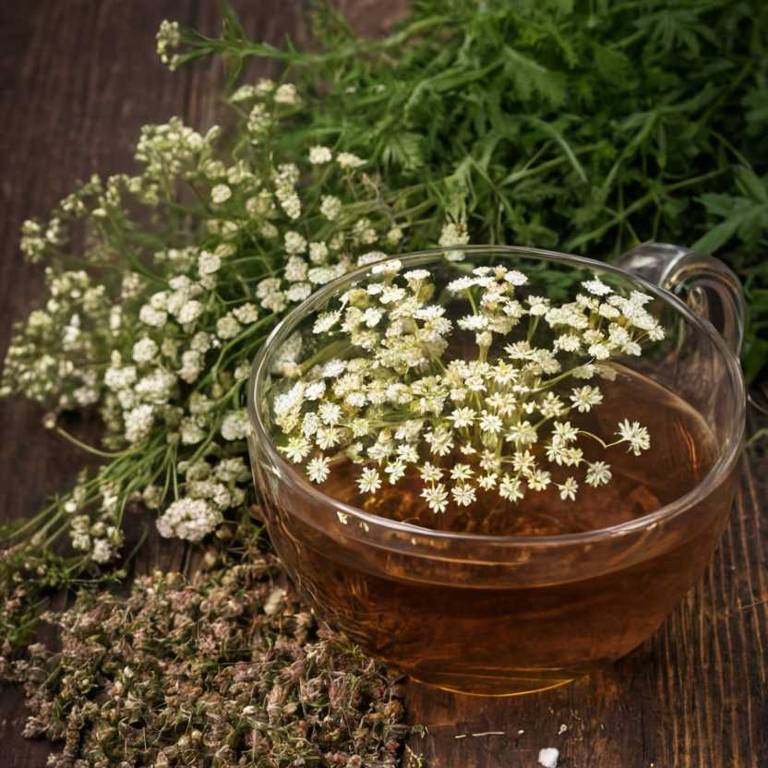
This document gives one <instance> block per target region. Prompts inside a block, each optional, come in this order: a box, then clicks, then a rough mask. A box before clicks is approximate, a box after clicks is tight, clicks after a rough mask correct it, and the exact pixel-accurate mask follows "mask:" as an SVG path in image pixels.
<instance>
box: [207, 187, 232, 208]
mask: <svg viewBox="0 0 768 768" xmlns="http://www.w3.org/2000/svg"><path fill="white" fill-rule="evenodd" d="M230 197H232V190H231V189H230V188H229V187H228V186H227V185H226V184H217V185H216V186H215V187H214V188H213V189H212V190H211V202H213V203H214V204H215V205H221V204H222V203H226V202H227V200H229V198H230Z"/></svg>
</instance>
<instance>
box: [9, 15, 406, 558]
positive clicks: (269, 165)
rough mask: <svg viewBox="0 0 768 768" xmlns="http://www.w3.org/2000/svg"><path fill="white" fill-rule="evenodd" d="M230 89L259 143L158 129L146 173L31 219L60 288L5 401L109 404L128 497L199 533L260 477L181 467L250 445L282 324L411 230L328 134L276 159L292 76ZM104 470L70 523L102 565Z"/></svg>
mask: <svg viewBox="0 0 768 768" xmlns="http://www.w3.org/2000/svg"><path fill="white" fill-rule="evenodd" d="M161 32H162V34H163V35H164V38H163V41H164V42H163V45H165V46H167V48H170V47H174V40H175V39H176V35H177V34H178V28H177V27H175V26H173V25H170V26H168V25H166V27H164V31H163V30H161ZM167 48H166V49H165V50H166V51H167ZM231 99H232V101H234V102H236V103H237V104H238V107H243V108H244V109H242V111H241V114H242V115H243V116H242V118H241V119H242V126H241V131H240V135H241V136H243V135H245V136H247V137H248V141H247V142H246V148H247V150H248V151H247V152H242V151H240V149H237V150H236V151H233V152H230V153H227V152H225V151H223V148H222V147H221V146H220V143H219V138H220V133H219V131H218V129H216V128H212V129H211V130H209V131H208V132H207V133H200V132H198V131H195V130H194V129H192V128H189V127H188V126H186V125H184V123H183V122H182V121H181V120H180V119H178V118H174V119H172V120H170V121H169V122H168V123H167V124H165V125H149V126H145V127H144V128H143V129H142V132H141V136H140V138H139V141H138V146H137V148H136V159H137V161H138V162H139V163H140V164H141V165H142V170H141V173H140V174H139V175H137V176H132V177H129V176H125V175H118V176H113V177H110V178H109V179H107V180H106V181H104V182H102V181H101V180H100V179H98V178H97V177H94V178H92V179H90V180H89V181H88V182H87V183H86V184H85V185H83V186H82V187H81V188H80V190H78V191H77V192H75V193H73V194H71V195H69V196H67V197H66V198H65V199H64V200H63V201H62V202H61V204H60V205H59V206H58V208H57V209H55V210H54V213H53V215H52V217H51V218H50V220H49V221H48V222H47V223H41V222H35V221H29V222H26V223H25V224H24V226H23V232H22V249H23V250H24V252H25V254H26V255H27V256H28V257H29V258H31V259H33V260H43V259H46V260H49V261H50V262H51V263H52V264H53V266H51V267H49V268H48V270H47V272H46V280H47V286H48V291H49V298H48V301H47V303H46V305H45V306H44V307H43V308H41V309H39V310H36V311H35V312H33V313H31V315H30V316H29V318H28V320H27V321H26V323H24V324H20V325H19V326H18V328H17V330H16V334H15V335H14V338H13V340H12V343H11V345H10V348H9V350H8V354H7V359H6V364H5V368H4V370H3V375H2V383H0V395H2V394H6V395H7V394H10V393H20V394H23V395H26V396H28V397H31V398H33V399H36V400H39V401H43V402H45V403H46V405H47V406H48V407H49V408H50V409H51V411H52V412H53V414H52V416H51V419H50V421H51V424H50V426H51V427H52V428H56V419H55V413H57V412H60V411H64V410H68V409H72V408H77V407H85V406H96V407H97V408H98V409H99V412H100V413H101V416H102V418H103V421H104V425H105V435H104V438H103V447H105V448H107V449H109V450H113V451H116V454H115V455H116V460H115V462H114V463H113V464H111V465H109V466H110V467H112V468H113V470H114V473H115V477H116V478H117V479H116V480H115V483H116V485H115V489H114V495H116V497H117V498H118V499H119V504H118V506H119V507H120V509H122V508H123V507H124V506H125V503H124V502H125V501H126V500H127V499H128V498H129V497H130V498H133V497H135V495H136V492H137V489H138V491H139V492H141V491H142V485H141V484H140V483H144V484H145V485H146V487H145V488H144V489H143V490H144V491H145V492H144V493H141V496H142V499H143V500H144V502H145V503H150V502H151V503H152V504H153V506H155V507H156V508H158V509H160V510H162V508H163V507H164V505H166V504H168V503H169V501H170V500H171V499H173V500H174V501H173V505H172V507H169V510H168V516H167V517H166V516H165V515H163V517H161V520H162V521H163V522H161V523H159V525H160V526H161V528H162V530H163V531H164V534H165V535H172V534H173V535H179V536H182V537H184V538H195V536H196V535H197V533H199V532H201V531H208V530H210V529H211V528H212V527H214V526H215V525H217V524H218V521H220V520H221V519H222V513H223V512H225V511H226V510H227V509H229V508H232V507H236V506H238V505H239V504H241V503H243V502H242V499H243V497H244V492H245V488H247V487H248V486H249V484H250V482H249V477H248V475H247V473H245V474H244V475H243V476H242V477H241V479H239V480H238V481H237V485H236V488H235V487H234V486H233V487H232V488H229V489H228V494H229V496H228V497H227V496H225V494H223V493H222V492H220V489H219V490H217V492H216V493H213V491H212V492H211V494H208V495H206V494H205V493H204V492H203V490H204V489H203V487H202V486H200V485H199V478H196V479H190V477H189V475H188V474H186V473H185V470H184V469H183V467H184V465H185V462H186V461H188V460H190V458H191V457H194V464H195V466H197V465H198V464H199V461H200V460H204V459H205V460H208V461H210V462H211V464H212V469H211V471H212V472H213V473H215V471H216V467H217V466H219V465H222V464H224V463H225V462H227V461H229V460H231V459H233V458H235V457H236V458H242V456H244V454H245V451H246V448H245V438H246V437H247V435H248V432H249V422H248V418H247V415H246V413H245V409H244V407H243V406H244V403H245V391H244V383H245V381H246V380H247V378H248V373H249V368H250V363H251V360H252V358H253V355H254V354H255V352H256V350H257V349H258V346H259V344H260V343H261V341H262V340H263V339H264V337H265V336H266V334H267V333H268V332H269V330H270V328H271V326H272V325H274V323H275V322H276V321H277V320H278V319H279V317H280V315H281V314H282V313H283V312H285V311H287V310H288V309H290V308H291V307H292V306H294V305H295V304H297V303H299V302H301V301H303V300H304V299H305V298H306V297H307V296H308V295H309V294H310V293H311V292H312V291H313V290H314V289H315V288H316V287H318V286H321V285H324V284H325V283H327V282H329V281H330V280H333V279H334V278H336V277H338V276H340V275H342V274H344V273H345V272H346V271H347V270H349V269H350V268H353V267H355V266H356V265H357V264H364V263H370V262H373V261H376V260H379V259H382V258H384V257H385V255H386V254H385V251H386V250H387V249H389V248H392V247H395V246H396V245H397V244H398V243H399V241H400V240H401V238H402V237H403V231H404V229H405V228H406V227H407V226H408V225H409V220H408V218H407V217H401V216H400V215H399V214H398V213H397V211H396V210H395V209H394V208H393V207H391V206H390V205H389V203H388V202H386V200H385V196H384V195H383V194H382V190H381V189H380V188H379V186H378V182H377V180H376V179H375V178H370V177H368V176H367V175H366V174H365V170H364V166H365V165H366V163H365V161H364V160H363V159H362V158H359V157H357V156H356V155H353V154H352V153H350V152H343V151H336V150H335V149H332V148H330V147H326V146H321V145H314V146H308V147H306V148H304V149H303V150H300V151H298V152H293V151H292V153H291V154H290V156H289V157H285V158H281V157H278V156H275V153H274V152H273V151H272V149H271V147H270V145H269V136H270V132H271V131H272V129H273V128H274V127H275V126H276V125H277V124H278V122H279V119H280V117H281V115H284V114H290V112H291V110H293V108H294V107H295V106H296V104H298V103H299V101H300V97H299V94H298V93H297V90H296V88H295V86H293V85H292V84H290V83H283V84H280V85H278V84H277V83H275V82H273V81H271V80H260V81H258V82H257V83H254V84H252V85H245V86H243V87H242V88H240V89H239V90H238V91H236V92H235V94H234V95H233V96H232V97H231ZM283 160H284V161H283ZM190 200H191V201H192V202H191V203H190ZM140 206H148V207H150V208H151V209H152V210H151V211H150V213H149V215H148V216H147V217H146V219H147V220H149V222H151V226H156V227H158V229H157V230H156V231H155V230H153V229H151V226H150V225H149V224H146V225H145V224H144V223H143V222H142V224H141V225H138V224H137V222H136V221H135V220H132V219H131V218H130V217H129V215H128V211H130V210H133V209H135V208H137V207H140ZM185 206H189V207H188V208H185ZM104 221H108V222H109V225H108V226H105V225H104V224H103V222H104ZM75 222H77V224H78V225H80V224H84V225H85V226H86V228H87V234H88V237H87V238H86V242H87V247H86V248H85V249H84V252H83V253H82V254H80V255H79V257H78V259H79V261H82V262H85V263H86V265H87V268H86V269H85V270H82V269H79V268H78V269H72V270H65V269H63V268H62V266H61V265H62V264H65V263H66V261H67V258H68V254H67V252H66V250H65V249H64V247H63V246H64V245H65V244H66V243H67V241H68V234H69V230H70V228H71V227H72V225H73V223H75ZM190 223H191V224H190ZM144 227H146V229H144ZM116 264H119V266H120V269H119V270H116V269H114V267H115V265H116ZM91 266H93V269H90V267H91ZM298 351H299V350H298V348H297V349H295V350H294V354H293V357H292V358H291V357H286V359H285V361H284V366H285V370H289V369H290V367H291V366H292V365H293V359H294V358H295V355H296V354H298ZM59 432H60V433H61V434H62V435H64V434H65V433H64V431H63V430H62V429H61V428H59ZM119 457H124V460H122V459H120V458H119ZM125 462H130V463H131V465H132V466H133V467H134V468H135V471H133V472H129V471H127V470H126V464H125ZM195 471H196V470H195ZM195 471H193V474H194V472H195ZM105 477H107V479H109V477H110V476H109V473H107V475H106V476H105ZM158 477H159V478H161V479H162V480H164V483H163V484H162V485H160V486H158V485H155V483H156V482H157V478H158ZM103 480H104V477H103V476H102V475H101V474H100V475H99V476H98V477H94V478H92V479H91V480H88V481H87V482H86V481H84V485H82V486H81V488H82V489H85V491H86V492H85V493H78V500H77V503H76V505H75V507H76V512H77V513H79V517H77V515H76V514H75V513H71V514H70V517H69V519H70V520H75V519H76V518H77V520H78V522H77V523H76V524H75V523H73V524H72V526H71V534H72V538H73V541H75V542H76V546H77V548H78V549H79V550H81V551H89V552H91V555H92V557H93V558H94V559H95V558H102V557H103V556H105V555H106V553H107V551H109V552H111V553H113V554H114V553H115V552H116V550H117V544H116V543H114V542H113V543H112V544H110V547H109V548H107V546H106V544H97V543H96V542H98V541H112V539H113V538H114V536H113V535H112V534H109V535H104V536H102V535H101V533H99V531H100V530H101V528H100V527H99V528H96V529H94V527H93V526H101V525H102V524H104V525H107V526H112V527H117V526H119V525H120V520H119V518H120V515H118V516H115V515H113V514H112V513H107V512H106V511H105V510H104V509H103V508H102V507H103V505H102V499H101V496H100V491H99V486H100V485H102V484H103ZM209 490H210V489H209ZM225 499H228V501H226V503H224V500H225ZM174 532H175V533H174ZM201 535H203V534H201ZM116 541H117V540H116V539H115V542H116Z"/></svg>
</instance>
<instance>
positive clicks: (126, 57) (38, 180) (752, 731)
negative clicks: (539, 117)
mask: <svg viewBox="0 0 768 768" xmlns="http://www.w3.org/2000/svg"><path fill="white" fill-rule="evenodd" d="M338 5H339V6H340V7H341V8H342V10H343V11H344V12H345V13H348V15H349V16H350V17H351V18H352V20H353V22H354V24H355V25H356V26H357V27H358V28H360V29H362V30H363V31H365V32H367V33H370V34H376V33H378V32H380V31H381V30H382V29H383V28H385V27H386V26H387V25H388V24H389V23H391V21H392V20H393V19H394V18H396V17H397V15H398V14H399V13H400V12H401V11H402V5H403V3H402V2H401V0H398V2H396V3H392V2H387V3H382V2H377V1H376V0H344V2H339V3H338ZM237 7H238V8H239V10H240V12H241V15H242V17H243V19H244V21H245V24H246V28H247V29H248V30H249V32H251V33H252V34H253V35H254V37H256V38H258V39H263V40H269V41H270V42H273V43H280V42H282V40H283V39H284V37H285V36H286V35H288V34H290V36H291V37H292V38H293V39H294V40H299V41H301V40H305V39H306V14H305V8H304V5H303V3H301V2H299V0H295V1H294V0H259V2H246V1H245V0H243V1H242V2H239V3H237ZM166 17H172V18H177V19H180V20H182V21H184V22H186V23H190V24H194V25H196V26H198V27H201V28H203V29H207V30H209V31H213V30H215V28H216V25H217V11H216V3H215V2H213V0H205V1H204V0H131V1H130V2H125V0H67V2H59V1H57V0H27V1H26V2H25V3H24V4H20V3H4V4H0V124H1V125H2V131H1V132H0V205H2V216H0V248H2V251H1V257H0V354H2V353H4V351H5V348H6V345H7V341H8V338H9V329H10V323H11V321H12V320H14V319H19V318H21V317H22V316H23V315H24V314H25V312H26V311H28V310H29V308H30V307H32V306H34V304H35V303H36V302H37V301H39V299H40V297H41V295H42V290H41V289H42V279H41V270H40V269H39V268H37V267H32V266H30V265H27V264H25V263H23V262H22V260H21V258H20V255H19V253H18V249H17V231H18V227H19V225H20V223H21V221H22V220H23V219H24V218H26V217H28V216H31V215H34V214H45V212H46V210H47V209H48V208H49V207H50V206H51V205H52V204H54V203H55V202H56V200H57V199H58V198H59V197H61V196H62V195H63V194H65V193H66V192H68V191H69V190H70V188H71V187H72V186H73V184H74V183H75V182H76V180H78V179H82V178H86V177H87V176H88V175H89V174H90V173H92V172H99V173H102V174H108V173H113V172H117V171H122V170H126V169H128V168H130V166H131V150H132V146H133V143H134V141H135V138H136V135H137V133H138V129H139V126H140V125H142V124H143V123H146V122H151V121H163V120H165V119H167V118H168V117H169V116H170V115H172V114H180V115H182V116H183V117H184V118H185V119H186V120H188V121H190V122H191V123H193V124H195V125H196V126H203V127H204V126H207V125H210V124H211V123H213V122H214V121H215V116H216V114H217V111H218V109H219V104H218V90H217V83H218V82H219V81H220V78H221V72H220V71H219V70H218V69H217V67H215V66H214V67H211V66H209V65H202V66H198V67H195V68H193V69H190V70H187V71H182V72H179V73H176V74H169V73H167V72H166V71H165V70H164V69H163V68H162V67H161V66H160V64H159V63H157V62H156V59H155V56H154V32H155V29H156V27H157V25H158V23H159V21H160V20H161V19H163V18H166ZM260 71H261V72H262V73H266V72H267V71H268V67H264V66H263V65H261V66H260ZM41 415H42V414H41V412H40V410H39V409H38V408H37V407H35V406H33V405H30V404H28V403H25V402H23V401H18V400H16V401H0V433H1V434H2V436H3V440H2V441H1V442H0V518H12V517H19V516H24V515H28V514H30V513H32V512H33V511H34V510H35V509H37V508H38V507H39V506H40V504H41V503H42V502H43V500H44V498H45V497H46V495H48V494H49V493H51V492H52V491H54V490H55V489H57V488H61V487H63V486H65V485H66V484H67V483H69V482H71V480H72V477H73V475H74V472H75V470H76V468H77V466H78V465H79V462H80V461H81V457H80V456H78V455H77V454H76V453H75V452H74V451H72V450H70V449H69V448H68V447H66V446H65V445H63V444H62V443H61V442H60V441H58V440H57V439H56V438H55V437H53V436H51V435H50V434H48V433H46V432H44V431H43V430H42V429H41V428H40V418H41ZM767 468H768V459H766V457H765V456H763V455H759V454H750V455H749V457H748V462H745V466H744V471H743V479H742V484H741V489H740V493H739V497H738V500H737V503H736V505H735V508H734V510H733V515H732V519H731V524H730V526H729V528H728V530H727V532H726V534H725V536H724V538H723V541H722V544H721V546H720V548H719V550H718V552H717V554H716V556H715V559H714V561H713V564H712V566H711V568H710V569H709V571H708V572H707V574H706V576H705V578H704V579H703V581H702V583H701V585H700V586H699V587H698V588H697V589H696V590H695V591H693V592H692V593H691V594H690V595H689V596H688V597H687V598H686V600H685V601H684V603H683V604H682V605H681V606H680V608H679V610H678V611H677V612H676V613H675V614H674V616H673V617H671V618H670V620H669V621H668V622H667V623H666V624H665V625H664V627H663V628H662V630H661V631H660V632H659V634H658V635H657V636H656V637H655V638H654V639H653V640H652V641H651V642H649V643H648V644H647V645H646V646H644V647H643V648H642V649H640V650H639V651H637V652H636V653H634V654H633V655H632V656H630V657H629V658H627V659H625V660H624V661H622V662H621V663H619V664H617V665H616V666H615V667H614V668H612V669H611V670H609V671H606V672H603V673H601V674H600V675H599V676H596V677H595V678H593V679H590V680H585V681H581V682H579V683H577V684H575V685H573V686H571V687H569V688H564V689H561V690H558V691H553V692H550V693H547V694H541V695H537V696H531V697H526V698H522V699H507V700H484V699H472V698H460V697H456V696H453V695H450V694H447V693H441V692H436V691H432V690H429V689H425V688H423V687H420V686H418V685H415V684H412V685H409V686H408V687H407V692H408V706H409V712H410V717H411V719H412V720H413V721H414V722H420V723H425V724H426V725H427V726H428V728H429V734H428V735H427V736H426V737H425V738H423V739H422V738H416V737H414V739H412V742H411V746H412V748H413V750H414V751H415V752H422V753H423V754H424V756H425V758H426V764H427V765H429V766H430V767H431V768H496V767H498V768H517V767H518V766H520V767H521V768H524V767H526V766H531V767H532V768H533V766H535V765H536V759H537V755H538V751H539V749H541V748H543V747H548V746H553V747H557V748H558V749H559V750H560V752H561V761H560V766H561V767H562V768H650V767H651V766H655V768H763V767H766V768H768V701H767V698H768V688H767V686H766V666H765V664H766V648H768V560H767V559H766V558H767V555H766V551H767V547H768V522H767V518H766V513H765V509H766V500H768V478H767V477H766V475H767V474H768V473H766V471H765V470H766V469H767ZM145 522H146V521H145ZM141 523H142V521H141V520H140V519H135V520H133V521H132V527H133V532H132V533H133V535H134V536H135V535H137V532H138V528H139V526H140V525H141ZM182 557H183V550H182V549H181V548H180V547H173V546H169V545H168V543H167V542H163V543H162V544H161V543H160V542H158V541H157V539H156V538H152V537H150V540H149V542H148V543H147V545H146V547H145V548H144V551H143V554H142V558H141V560H140V562H139V564H138V567H139V569H141V570H146V569H148V568H150V567H154V566H155V565H157V564H160V565H162V566H164V567H174V566H178V565H179V564H180V563H181V561H182ZM23 717H24V713H23V707H22V704H21V699H20V696H19V695H18V692H16V691H14V690H8V689H6V690H0V744H2V747H3V751H2V755H0V766H10V767H11V768H17V767H18V768H32V767H33V766H43V765H45V758H46V755H47V754H48V751H49V747H48V745H46V744H44V743H36V742H29V741H26V740H24V739H22V738H21V736H20V735H19V732H20V729H21V727H22V724H23ZM562 726H565V730H563V729H562ZM489 731H502V732H503V733H501V734H498V733H497V734H488V732H489ZM482 733H485V734H488V735H472V734H482ZM457 737H458V738H457Z"/></svg>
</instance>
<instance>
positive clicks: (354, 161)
mask: <svg viewBox="0 0 768 768" xmlns="http://www.w3.org/2000/svg"><path fill="white" fill-rule="evenodd" d="M336 162H337V163H338V164H339V166H340V167H341V168H360V166H362V165H365V160H363V159H361V158H359V157H358V156H357V155H353V154H352V153H351V152H339V154H338V155H337V156H336Z"/></svg>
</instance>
